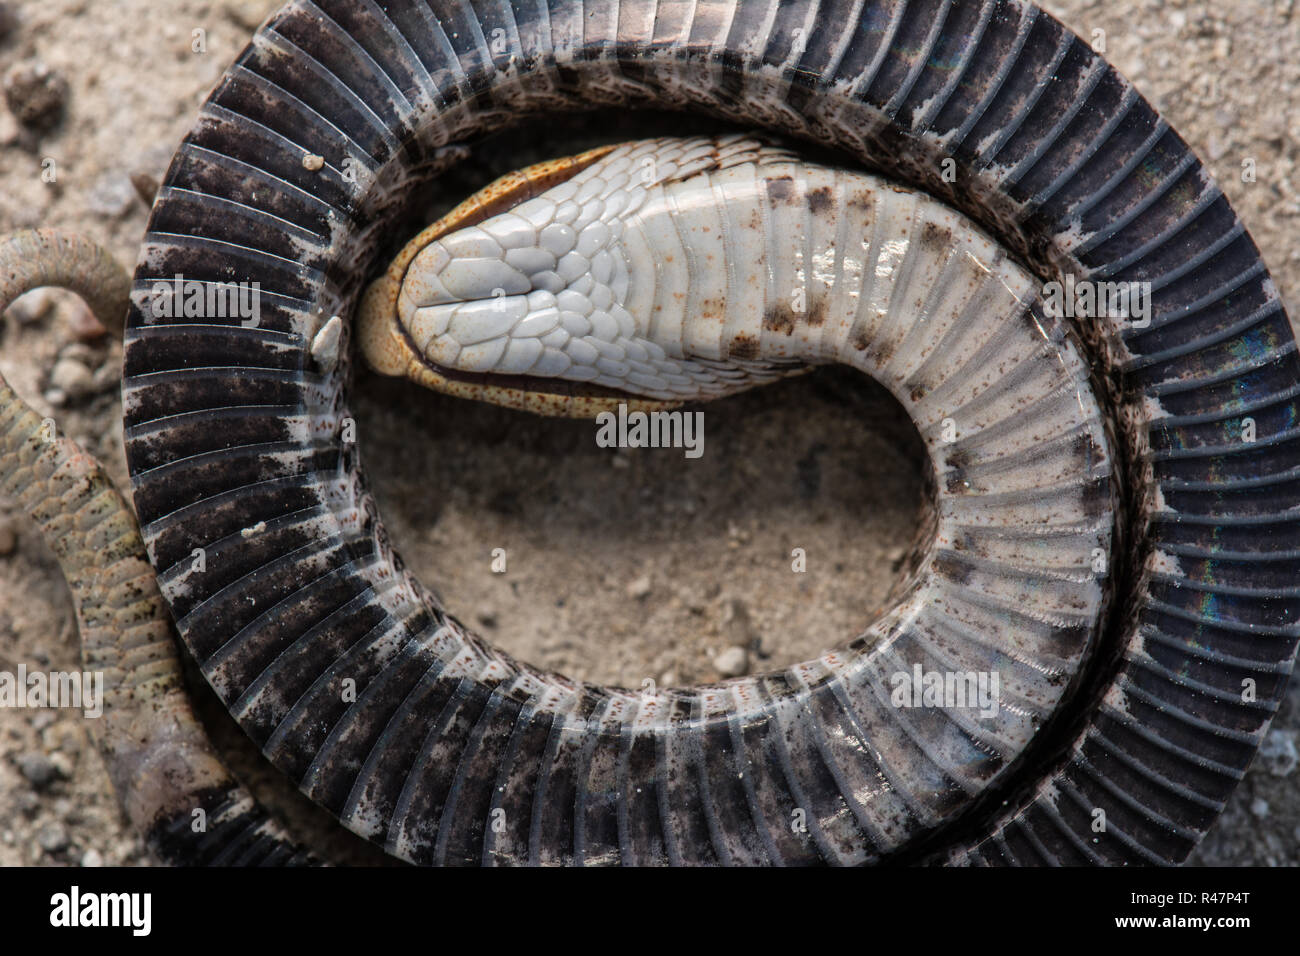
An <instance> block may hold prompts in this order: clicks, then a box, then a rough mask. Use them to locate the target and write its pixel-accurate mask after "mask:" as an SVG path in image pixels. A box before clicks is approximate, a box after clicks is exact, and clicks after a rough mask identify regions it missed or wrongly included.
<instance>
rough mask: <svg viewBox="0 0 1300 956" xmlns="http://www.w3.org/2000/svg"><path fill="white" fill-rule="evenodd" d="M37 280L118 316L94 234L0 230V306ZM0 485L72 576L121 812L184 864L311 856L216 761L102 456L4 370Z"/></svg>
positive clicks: (157, 848) (97, 733) (117, 320)
mask: <svg viewBox="0 0 1300 956" xmlns="http://www.w3.org/2000/svg"><path fill="white" fill-rule="evenodd" d="M42 286H61V287H64V288H69V289H71V290H73V291H75V292H77V293H78V294H80V295H81V296H82V297H83V298H84V299H85V300H86V303H87V305H89V306H90V308H91V310H92V311H93V312H94V313H95V315H96V316H97V317H98V318H99V319H100V321H101V322H103V324H104V325H105V327H107V328H109V329H117V330H120V329H121V326H122V321H123V318H124V317H125V315H126V306H127V293H128V290H129V288H130V286H129V280H128V277H127V275H126V273H125V272H124V271H123V270H122V268H121V267H120V266H119V265H117V263H116V262H114V261H113V259H112V258H111V257H110V256H109V255H108V254H107V253H105V252H104V251H103V250H102V249H100V248H99V247H98V246H96V245H95V244H94V243H92V242H89V241H88V240H85V239H83V238H81V237H79V236H70V235H64V234H62V233H56V232H53V231H50V230H39V231H35V230H33V231H27V232H19V233H15V234H13V235H11V236H8V237H5V238H4V239H3V241H0V312H3V311H4V310H5V309H6V308H8V307H9V305H10V304H11V303H12V302H13V300H14V299H16V298H17V297H18V296H20V295H22V294H23V293H24V292H27V291H29V290H31V289H35V288H39V287H42ZM0 493H3V494H4V496H5V497H6V498H8V499H11V500H13V501H14V502H16V503H17V504H18V505H19V506H20V507H21V508H23V510H24V511H26V512H27V514H28V515H29V516H30V517H31V518H32V519H33V520H34V521H35V523H36V526H37V527H38V528H39V530H40V532H41V535H42V536H43V537H44V539H45V540H46V542H47V543H48V544H49V545H50V547H51V549H52V550H53V551H54V554H55V557H56V558H57V559H58V562H59V568H60V570H61V571H62V572H63V576H64V578H65V579H66V581H67V582H68V587H69V589H70V590H71V592H72V598H73V604H74V606H75V607H76V611H77V629H78V631H79V633H80V636H81V653H82V663H83V666H84V667H85V669H86V670H88V671H98V672H100V673H102V674H103V675H104V708H103V710H104V713H103V715H102V718H101V719H97V720H93V721H91V722H90V724H91V731H92V736H93V738H94V740H95V744H96V746H97V747H98V748H99V751H100V753H101V754H102V756H103V758H104V763H105V766H106V767H107V768H108V771H109V776H110V778H111V779H112V782H113V788H114V790H115V791H116V792H117V795H118V799H119V801H120V802H121V804H122V808H123V810H124V811H125V813H126V816H127V819H128V820H129V821H130V822H131V824H132V826H134V827H135V829H136V830H137V831H139V832H140V833H142V834H144V835H145V836H146V837H147V838H148V841H149V845H150V849H151V850H152V851H153V853H154V855H155V856H156V857H158V858H159V859H161V860H163V861H167V862H175V863H189V864H193V863H234V862H240V863H250V864H251V863H271V864H299V863H305V862H308V861H309V860H310V857H309V856H308V855H307V854H305V853H303V852H301V851H299V850H298V849H297V848H296V847H294V846H293V845H292V843H291V842H290V841H289V839H288V837H287V836H286V835H285V833H284V831H283V830H282V829H281V828H280V826H279V825H278V824H277V823H276V822H275V821H273V820H272V819H270V817H269V816H268V815H267V813H266V811H265V810H263V809H262V808H261V807H260V806H258V805H257V804H256V803H255V802H254V800H253V797H252V795H251V794H249V793H248V791H247V790H245V789H244V787H243V786H242V785H240V784H239V782H238V781H236V780H235V779H234V777H232V776H231V774H230V773H229V771H227V770H226V768H225V767H224V765H223V764H222V763H221V760H220V758H219V757H218V756H217V754H216V752H215V751H214V750H213V748H212V746H211V745H210V744H209V742H208V739H207V734H206V733H205V732H204V730H203V728H202V726H201V725H200V723H199V721H198V720H197V718H196V717H195V715H194V712H193V710H192V709H191V707H190V703H189V698H188V697H187V696H186V693H185V686H184V681H183V679H182V674H181V665H180V660H179V658H178V656H177V649H176V636H175V632H174V629H173V627H172V622H171V617H170V615H169V614H168V611H167V608H166V605H165V604H164V603H163V599H162V595H161V594H159V592H158V584H157V580H156V578H155V577H154V571H153V568H152V567H151V566H150V564H149V561H148V558H147V557H146V555H145V550H144V543H143V542H142V541H141V540H140V531H139V528H138V527H137V526H136V522H135V516H134V515H133V514H132V513H131V509H130V508H129V507H128V506H127V505H126V503H125V502H124V501H123V500H122V498H121V496H120V495H119V494H118V492H117V490H116V489H115V488H114V487H113V484H112V482H111V481H110V480H109V478H108V476H107V475H106V474H105V473H104V469H103V467H102V466H101V465H100V464H99V463H98V462H97V461H95V459H94V458H92V457H91V456H90V455H88V454H86V453H85V452H84V451H82V450H81V449H80V448H79V447H78V446H77V445H76V444H75V443H74V442H73V441H71V440H70V439H69V438H67V437H65V436H63V435H59V434H58V432H57V428H56V426H55V423H54V421H53V420H52V419H43V418H42V417H41V416H40V415H38V414H37V413H36V412H35V411H33V410H32V409H31V408H30V407H28V406H27V404H26V403H25V402H23V400H22V399H21V398H20V397H19V396H18V395H16V394H15V393H14V391H13V389H12V388H10V387H9V383H8V382H6V381H5V380H4V378H3V376H0ZM196 811H197V813H196Z"/></svg>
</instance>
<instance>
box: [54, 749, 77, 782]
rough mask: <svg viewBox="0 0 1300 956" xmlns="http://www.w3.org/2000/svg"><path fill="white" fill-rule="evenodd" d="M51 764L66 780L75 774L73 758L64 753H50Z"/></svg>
mask: <svg viewBox="0 0 1300 956" xmlns="http://www.w3.org/2000/svg"><path fill="white" fill-rule="evenodd" d="M50 766H51V767H53V768H54V772H55V773H57V774H58V775H59V776H60V777H62V778H63V779H64V780H71V779H72V774H73V770H74V768H73V766H72V758H70V757H69V756H68V755H67V754H63V753H52V754H50Z"/></svg>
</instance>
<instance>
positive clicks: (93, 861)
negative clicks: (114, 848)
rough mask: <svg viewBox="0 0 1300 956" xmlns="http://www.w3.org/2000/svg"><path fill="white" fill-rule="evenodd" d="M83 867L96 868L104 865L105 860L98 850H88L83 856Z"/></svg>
mask: <svg viewBox="0 0 1300 956" xmlns="http://www.w3.org/2000/svg"><path fill="white" fill-rule="evenodd" d="M81 865H82V866H84V867H96V866H103V865H104V858H103V857H102V856H101V855H100V853H99V851H98V850H87V851H86V852H85V853H83V854H81Z"/></svg>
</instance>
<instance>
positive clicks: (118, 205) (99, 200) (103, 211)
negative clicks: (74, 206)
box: [86, 171, 136, 219]
mask: <svg viewBox="0 0 1300 956" xmlns="http://www.w3.org/2000/svg"><path fill="white" fill-rule="evenodd" d="M135 198H136V197H135V187H134V186H133V185H131V177H130V176H128V175H127V174H126V173H123V172H118V171H114V172H108V173H104V175H102V176H100V177H99V178H98V179H97V180H95V185H94V186H92V187H91V189H90V195H89V196H87V197H86V207H87V208H88V209H89V210H90V211H91V212H93V213H94V214H95V215H97V216H101V217H103V218H105V219H120V218H122V217H123V216H125V215H126V214H127V213H128V212H130V211H131V206H132V205H134V203H135Z"/></svg>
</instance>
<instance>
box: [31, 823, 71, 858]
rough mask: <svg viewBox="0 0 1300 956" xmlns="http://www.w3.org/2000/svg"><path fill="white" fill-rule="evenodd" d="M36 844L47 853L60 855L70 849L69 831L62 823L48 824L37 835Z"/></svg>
mask: <svg viewBox="0 0 1300 956" xmlns="http://www.w3.org/2000/svg"><path fill="white" fill-rule="evenodd" d="M36 842H37V843H39V844H40V847H41V849H42V850H44V851H45V852H46V853H58V852H59V851H60V850H65V849H67V847H68V831H67V829H66V828H65V827H64V826H63V824H62V823H57V822H56V823H47V824H46V825H45V826H43V827H41V829H40V832H39V833H37V834H36Z"/></svg>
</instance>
